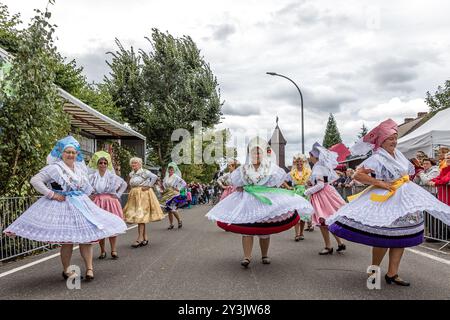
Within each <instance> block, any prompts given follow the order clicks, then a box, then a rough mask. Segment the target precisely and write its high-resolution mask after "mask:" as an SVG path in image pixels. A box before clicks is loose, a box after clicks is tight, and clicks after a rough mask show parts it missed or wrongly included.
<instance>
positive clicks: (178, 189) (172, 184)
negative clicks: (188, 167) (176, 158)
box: [159, 162, 187, 230]
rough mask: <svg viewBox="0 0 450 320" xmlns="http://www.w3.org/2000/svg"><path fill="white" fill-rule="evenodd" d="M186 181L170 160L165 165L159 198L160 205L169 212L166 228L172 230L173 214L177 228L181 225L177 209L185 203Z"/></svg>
mask: <svg viewBox="0 0 450 320" xmlns="http://www.w3.org/2000/svg"><path fill="white" fill-rule="evenodd" d="M186 186H187V184H186V182H185V181H184V180H183V179H182V178H181V171H180V169H178V166H177V164H176V163H175V162H171V163H169V164H168V165H167V170H166V175H165V176H164V180H163V188H164V191H163V193H162V197H161V199H160V200H159V202H160V204H161V207H163V208H164V210H165V211H166V212H167V213H168V214H169V223H170V225H169V227H168V228H167V229H168V230H172V229H173V228H174V226H173V216H175V218H176V219H177V222H178V229H180V228H182V227H183V222H182V220H181V217H180V214H179V213H178V209H179V208H182V207H183V206H185V204H186V201H187V200H186Z"/></svg>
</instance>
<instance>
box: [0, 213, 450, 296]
mask: <svg viewBox="0 0 450 320" xmlns="http://www.w3.org/2000/svg"><path fill="white" fill-rule="evenodd" d="M210 208H211V206H209V205H201V206H195V207H193V208H192V209H186V210H182V215H183V228H182V229H176V228H175V229H173V230H167V226H168V221H167V218H166V219H164V220H163V221H161V222H157V223H150V224H148V229H149V236H150V244H149V245H148V246H146V247H141V248H137V249H133V248H131V247H130V244H131V243H132V242H133V241H134V240H135V237H136V232H137V230H136V228H133V226H130V227H131V228H132V229H131V230H129V231H128V232H127V234H126V235H122V236H120V237H119V240H118V241H119V245H118V253H119V256H120V258H119V260H117V261H114V260H111V259H110V253H109V248H108V258H107V259H105V260H98V259H97V256H98V255H99V250H98V246H95V250H94V270H95V279H94V280H93V281H92V282H85V281H81V289H73V290H69V289H68V288H67V287H66V282H65V281H64V280H63V279H62V277H61V271H62V270H61V264H60V262H59V256H58V255H56V254H58V251H59V250H52V251H50V252H48V253H45V254H41V255H38V256H34V257H28V258H25V259H23V260H20V261H16V262H11V263H7V264H4V265H3V266H1V267H0V299H48V300H55V299H81V300H92V299H139V300H147V299H150V300H151V299H158V300H160V299H183V300H202V299H221V300H224V299H225V300H227V299H266V300H273V299H295V300H303V299H450V255H448V254H444V253H443V254H439V253H436V252H434V251H431V250H429V249H426V248H423V247H415V248H413V249H412V250H411V249H407V250H406V251H405V256H404V258H403V260H402V264H401V266H400V276H401V277H402V278H404V279H405V280H408V281H410V282H411V287H400V286H396V285H393V284H392V285H387V284H386V282H385V281H384V279H383V277H384V274H385V272H386V260H387V259H385V261H384V263H383V270H382V282H381V290H369V289H367V286H366V268H367V267H368V265H369V263H370V257H371V254H370V249H369V248H368V247H365V246H362V245H358V244H354V243H349V242H347V251H346V252H345V253H344V254H337V253H334V254H333V255H328V256H319V255H318V252H319V251H320V250H321V249H322V248H323V243H322V237H321V235H320V231H319V230H318V228H316V230H315V231H314V232H305V238H306V239H305V240H304V241H300V242H295V241H294V240H293V237H294V231H293V230H289V231H286V232H284V233H281V234H276V235H273V236H272V237H271V246H270V251H269V256H270V257H271V259H272V263H271V264H270V265H263V264H262V263H261V254H260V252H259V245H258V243H257V239H256V238H255V243H254V252H253V260H252V262H251V264H250V267H249V268H248V269H244V268H243V267H241V265H240V263H239V262H240V260H241V259H242V245H241V236H240V235H236V234H232V233H229V232H225V231H223V230H222V229H220V228H218V227H217V226H216V225H215V224H214V223H213V222H211V221H208V219H206V218H205V217H204V215H205V214H206V212H207V211H208V210H209V209H210ZM333 241H334V239H333ZM333 245H334V246H335V247H336V244H335V242H333ZM446 252H447V253H448V250H447V251H446ZM51 256H54V257H51ZM49 257H50V258H49ZM44 258H49V259H47V260H45V259H44ZM33 262H38V263H36V264H34V265H32V266H30V267H27V268H23V269H20V267H22V266H27V265H29V264H30V263H33ZM72 264H75V265H80V266H82V265H83V264H82V262H81V258H80V254H79V250H75V251H74V254H73V259H72ZM17 270H18V271H17ZM9 271H16V272H9ZM82 272H83V273H84V269H83V268H82Z"/></svg>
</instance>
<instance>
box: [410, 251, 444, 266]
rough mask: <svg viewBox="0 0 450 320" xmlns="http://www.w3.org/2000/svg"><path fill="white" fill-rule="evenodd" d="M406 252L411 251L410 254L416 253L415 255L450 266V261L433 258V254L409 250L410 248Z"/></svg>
mask: <svg viewBox="0 0 450 320" xmlns="http://www.w3.org/2000/svg"><path fill="white" fill-rule="evenodd" d="M406 250H408V251H410V252H413V253H415V254H418V255H419V256H423V257H427V258H429V259H431V260H434V261H438V262H441V263H444V264H448V265H449V266H450V260H446V259H443V258H439V257H436V256H433V255H432V254H428V253H425V252H421V251H419V250H415V249H409V248H408V249H406Z"/></svg>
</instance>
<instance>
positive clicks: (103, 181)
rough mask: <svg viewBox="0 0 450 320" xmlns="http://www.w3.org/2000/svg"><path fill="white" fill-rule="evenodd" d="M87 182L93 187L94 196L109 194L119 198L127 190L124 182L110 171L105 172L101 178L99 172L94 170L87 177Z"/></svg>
mask: <svg viewBox="0 0 450 320" xmlns="http://www.w3.org/2000/svg"><path fill="white" fill-rule="evenodd" d="M89 182H90V183H91V185H92V186H93V188H94V190H95V193H96V194H102V193H109V194H114V195H116V196H117V197H118V198H120V197H121V196H122V194H123V193H124V192H125V190H126V189H127V183H126V182H125V180H123V179H122V178H121V177H119V176H118V175H116V174H115V173H113V172H111V171H106V172H105V174H104V175H103V177H102V176H100V173H99V171H98V170H96V171H95V172H94V173H92V174H90V175H89Z"/></svg>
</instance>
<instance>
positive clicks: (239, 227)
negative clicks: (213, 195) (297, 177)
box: [206, 137, 313, 268]
mask: <svg viewBox="0 0 450 320" xmlns="http://www.w3.org/2000/svg"><path fill="white" fill-rule="evenodd" d="M266 150H267V142H266V141H264V140H263V139H262V138H260V137H256V138H254V139H252V140H251V141H250V142H249V144H248V146H247V159H246V162H245V165H243V166H240V167H239V168H238V169H237V170H235V171H233V173H231V175H230V181H231V185H233V186H235V187H237V190H236V192H233V193H232V194H230V195H229V196H228V197H226V198H225V199H223V200H222V201H220V202H219V203H218V204H217V205H216V206H214V207H213V208H212V209H211V210H210V211H209V212H208V213H207V214H206V217H208V219H210V220H214V221H217V224H218V226H219V227H221V228H222V229H224V230H227V231H231V232H234V233H238V234H241V235H242V247H243V251H244V259H243V260H242V261H241V265H242V266H243V267H246V268H247V267H248V265H249V264H250V261H251V259H252V250H253V237H254V236H255V235H257V236H259V245H260V248H261V256H262V263H263V264H269V263H270V259H269V257H268V251H269V245H270V235H271V234H274V233H279V232H282V231H285V230H288V229H290V228H292V227H293V226H294V225H295V224H297V222H298V221H299V216H298V214H297V212H302V213H304V214H312V212H313V208H312V206H311V204H310V203H309V202H308V201H306V200H305V199H303V198H302V197H301V196H298V195H296V194H295V193H294V192H292V191H290V190H285V189H281V188H279V187H280V186H281V185H282V184H283V183H284V180H285V177H286V172H285V171H284V170H283V169H281V168H280V167H278V166H277V165H276V164H275V163H273V162H272V161H270V159H269V156H268V154H267V151H266Z"/></svg>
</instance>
